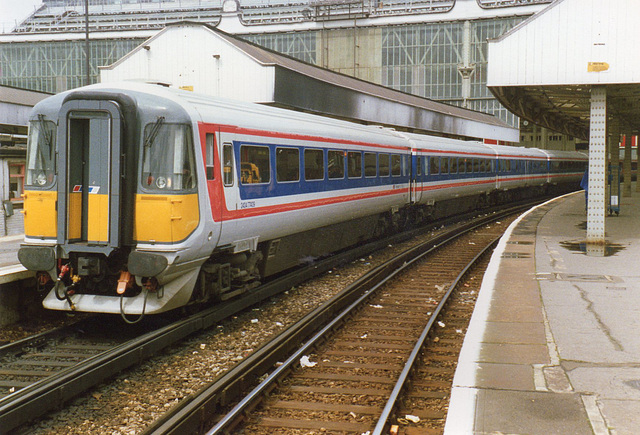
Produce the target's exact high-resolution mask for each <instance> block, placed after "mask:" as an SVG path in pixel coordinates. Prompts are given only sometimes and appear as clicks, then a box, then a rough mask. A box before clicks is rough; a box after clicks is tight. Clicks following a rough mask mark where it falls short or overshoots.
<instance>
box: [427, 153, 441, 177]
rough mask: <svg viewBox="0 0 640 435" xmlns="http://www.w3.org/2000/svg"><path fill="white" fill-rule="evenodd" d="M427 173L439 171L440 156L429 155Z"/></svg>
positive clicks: (434, 173)
mask: <svg viewBox="0 0 640 435" xmlns="http://www.w3.org/2000/svg"><path fill="white" fill-rule="evenodd" d="M429 173H430V174H432V175H437V174H439V173H440V157H429Z"/></svg>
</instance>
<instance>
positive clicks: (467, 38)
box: [458, 21, 476, 108]
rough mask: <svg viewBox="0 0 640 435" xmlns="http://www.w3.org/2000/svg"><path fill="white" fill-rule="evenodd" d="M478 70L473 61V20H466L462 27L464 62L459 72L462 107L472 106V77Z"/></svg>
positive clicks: (459, 67)
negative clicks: (470, 102)
mask: <svg viewBox="0 0 640 435" xmlns="http://www.w3.org/2000/svg"><path fill="white" fill-rule="evenodd" d="M475 71H476V64H475V63H471V22H470V21H465V22H464V25H463V27H462V63H461V64H459V65H458V73H460V76H461V77H462V107H466V108H470V104H469V101H470V99H471V78H472V77H473V74H474V73H475Z"/></svg>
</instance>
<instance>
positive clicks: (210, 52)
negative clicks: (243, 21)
mask: <svg viewBox="0 0 640 435" xmlns="http://www.w3.org/2000/svg"><path fill="white" fill-rule="evenodd" d="M144 46H147V47H149V49H148V50H146V49H144V48H143V47H144ZM273 77H274V70H273V67H271V66H262V65H260V64H258V63H257V62H256V61H254V60H253V59H251V58H250V57H248V56H247V55H245V54H244V53H242V52H240V51H239V50H237V49H236V48H235V47H234V46H233V45H231V44H229V43H227V42H226V41H225V40H224V39H222V38H220V37H219V36H218V35H216V34H215V33H214V32H212V31H211V30H209V29H207V28H206V27H204V26H200V25H191V24H186V25H181V26H170V27H168V28H166V29H164V30H163V31H161V32H160V33H158V34H157V35H156V36H154V37H152V38H150V39H149V40H147V41H146V42H145V43H144V44H142V46H140V47H138V48H136V49H135V50H133V51H132V52H131V53H129V54H128V55H127V56H125V57H123V58H122V59H121V60H119V61H118V62H116V63H115V64H113V65H112V66H110V67H106V68H102V69H101V71H100V78H101V82H102V83H108V82H113V81H121V80H143V81H159V82H164V83H170V84H171V85H172V86H173V87H176V88H179V87H189V86H190V87H193V89H192V90H193V91H194V92H199V93H203V94H208V95H216V96H222V97H227V98H233V99H236V100H243V101H250V102H271V101H273Z"/></svg>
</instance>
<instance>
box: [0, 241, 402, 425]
mask: <svg viewBox="0 0 640 435" xmlns="http://www.w3.org/2000/svg"><path fill="white" fill-rule="evenodd" d="M410 237H411V232H408V234H405V233H402V234H395V235H393V236H390V237H389V238H385V239H383V240H377V241H374V242H370V243H367V244H364V245H362V246H359V247H356V248H354V249H350V250H348V251H345V252H342V253H338V254H336V255H334V256H332V257H330V258H327V259H324V260H321V261H319V262H317V263H315V264H312V265H310V266H307V267H304V268H301V269H299V270H297V271H295V272H293V273H290V274H288V275H286V276H283V277H281V278H279V279H276V280H273V281H271V282H269V283H266V284H264V285H262V286H260V287H258V288H256V289H254V290H252V291H251V292H250V293H248V294H246V295H244V297H242V298H239V299H234V300H231V301H228V302H225V303H224V304H221V305H217V306H215V307H212V308H208V309H206V310H204V311H202V312H200V313H196V314H194V315H191V316H189V317H187V318H185V319H182V320H179V321H177V322H174V323H172V324H170V325H167V326H164V327H162V328H160V329H157V330H154V331H152V332H149V333H146V334H143V335H141V336H140V337H138V338H136V339H134V340H131V341H128V342H126V343H123V344H122V345H119V346H116V347H114V348H113V349H110V350H108V351H106V352H103V353H100V354H98V355H95V356H93V357H90V358H88V359H86V360H84V361H81V362H79V363H78V364H77V365H75V366H72V367H69V368H67V369H64V370H61V371H59V372H57V373H55V374H52V376H50V377H47V378H44V379H42V380H40V381H38V382H35V383H33V384H31V385H29V386H26V387H24V388H22V389H20V390H18V391H16V392H14V393H11V394H9V395H7V396H5V397H3V398H2V399H0V428H1V429H2V433H4V432H5V431H10V430H13V429H15V428H16V427H18V426H20V425H22V424H25V423H27V422H28V421H31V420H33V419H34V418H37V417H40V416H42V415H43V414H45V413H46V412H48V411H51V410H53V409H56V408H60V407H61V406H62V405H63V404H64V403H65V402H67V401H68V400H70V399H72V398H73V397H75V396H77V395H78V394H81V393H82V392H84V391H86V390H88V389H89V388H91V387H93V386H95V385H97V384H99V383H101V382H103V381H105V380H106V379H108V378H109V377H111V376H114V375H116V374H118V373H119V372H121V371H122V370H125V369H127V368H129V367H132V366H134V365H136V364H139V363H141V362H142V361H144V360H145V359H147V358H149V357H151V356H153V355H155V354H156V353H158V352H159V351H160V350H162V349H164V348H166V347H167V346H170V345H172V344H174V343H176V342H178V341H180V340H182V339H183V338H185V337H187V336H189V335H191V334H193V333H195V332H197V331H201V330H205V329H207V328H210V327H211V326H213V325H215V324H216V323H218V322H220V321H221V320H224V319H225V318H227V317H230V316H232V315H234V314H236V313H238V312H240V311H242V310H245V309H247V308H249V307H251V306H252V305H255V304H256V303H259V302H261V301H263V300H265V299H267V298H269V297H271V296H274V295H276V294H278V293H281V292H283V291H284V290H287V289H289V288H291V287H292V286H295V285H299V284H300V283H302V282H304V281H306V280H308V279H310V278H312V277H313V276H316V275H318V274H320V273H323V272H326V271H327V270H330V269H331V268H333V267H335V266H336V265H338V264H341V263H345V262H348V261H353V260H354V259H356V258H359V257H360V256H363V255H367V254H368V253H370V252H373V251H375V250H378V249H381V248H383V247H384V246H387V244H389V243H398V242H400V241H403V240H406V239H408V238H410ZM304 331H305V329H303V330H302V332H304ZM56 332H57V331H52V332H45V333H41V334H38V335H36V336H34V337H27V338H25V339H23V340H20V341H19V342H14V343H9V344H7V345H4V346H1V347H0V356H2V355H8V354H12V353H19V352H20V349H21V348H23V347H25V346H27V347H28V346H30V345H33V344H34V343H38V342H43V341H46V340H47V337H51V336H54V335H55V333H56ZM253 362H254V364H255V365H256V367H257V368H261V369H263V370H266V367H264V366H263V365H260V364H259V362H258V361H256V359H255V358H254V359H253Z"/></svg>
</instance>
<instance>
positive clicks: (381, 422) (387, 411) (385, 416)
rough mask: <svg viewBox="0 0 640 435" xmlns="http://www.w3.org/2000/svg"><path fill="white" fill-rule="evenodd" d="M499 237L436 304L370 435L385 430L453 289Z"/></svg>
mask: <svg viewBox="0 0 640 435" xmlns="http://www.w3.org/2000/svg"><path fill="white" fill-rule="evenodd" d="M500 237H502V236H500ZM500 237H498V238H496V239H494V240H492V241H491V242H490V243H488V244H487V246H485V248H484V249H483V250H482V251H481V252H480V253H478V255H476V256H475V257H474V258H473V259H472V260H471V261H470V262H469V263H468V264H467V265H466V266H465V268H464V269H463V270H462V271H461V272H460V273H459V274H458V276H457V277H456V278H455V280H454V281H453V282H452V283H451V285H450V286H449V289H448V290H447V292H446V293H445V294H444V296H443V297H442V299H441V300H440V303H439V304H438V306H437V307H436V309H435V310H434V311H433V313H432V314H431V316H430V317H429V321H428V322H427V325H426V326H425V327H424V330H423V331H422V333H421V334H420V338H418V340H417V341H416V344H415V346H414V348H413V350H412V351H411V354H410V355H409V359H408V360H407V362H406V363H405V365H404V368H403V369H402V373H400V376H399V377H398V381H397V382H396V385H395V386H394V387H393V390H392V391H391V395H390V396H389V399H388V400H387V403H386V405H385V407H384V409H383V410H382V413H381V415H380V418H379V419H378V423H377V424H376V427H375V428H374V429H373V432H372V435H382V433H383V431H384V430H385V427H386V425H387V421H388V420H389V417H390V416H391V414H392V412H393V411H394V409H395V406H396V403H397V401H398V398H399V397H400V394H401V392H402V389H403V388H404V387H405V385H406V383H407V380H408V379H409V375H410V373H411V371H412V370H413V368H414V366H415V364H416V361H417V359H418V355H419V353H420V350H421V349H422V348H423V347H424V343H425V341H426V340H427V337H428V336H429V333H430V332H431V329H432V328H433V325H434V324H435V322H436V320H437V318H438V316H439V315H440V312H441V311H442V310H443V309H444V306H445V305H446V304H447V302H448V301H449V297H450V296H451V294H452V293H453V291H454V290H455V288H456V287H458V285H459V284H460V281H461V280H462V279H463V278H464V277H465V276H466V274H467V272H468V271H469V269H471V268H472V267H473V266H474V265H475V264H476V263H477V262H478V261H479V260H480V259H481V258H482V257H483V256H484V255H485V254H486V253H487V251H489V250H490V249H493V247H495V245H496V244H497V243H498V241H499V240H500Z"/></svg>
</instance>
